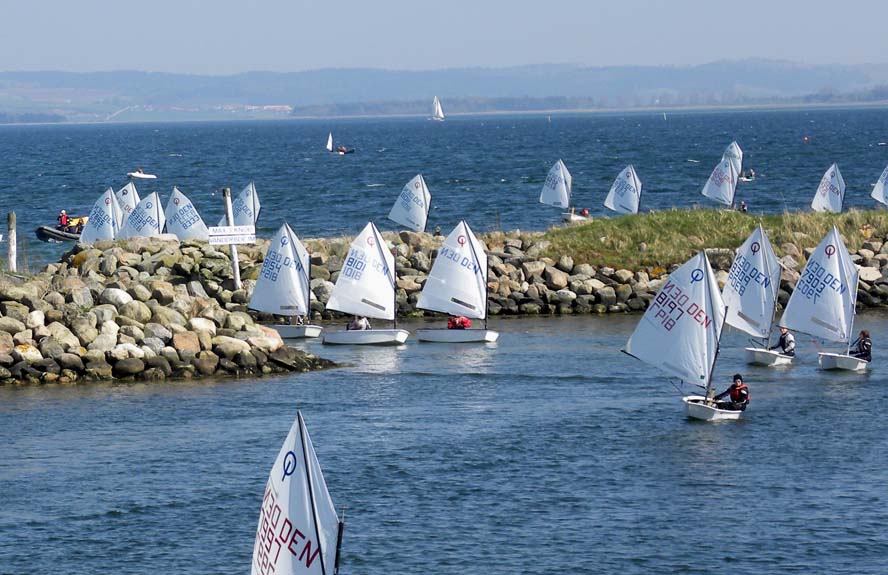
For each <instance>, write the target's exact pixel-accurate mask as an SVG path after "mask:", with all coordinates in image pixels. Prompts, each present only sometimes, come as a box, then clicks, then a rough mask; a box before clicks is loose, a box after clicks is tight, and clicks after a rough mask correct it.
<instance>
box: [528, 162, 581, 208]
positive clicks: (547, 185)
mask: <svg viewBox="0 0 888 575" xmlns="http://www.w3.org/2000/svg"><path fill="white" fill-rule="evenodd" d="M572 188H573V176H571V175H570V172H569V171H568V170H567V166H566V165H564V162H563V161H562V160H558V161H557V162H555V165H553V166H552V168H551V169H550V170H549V173H548V174H547V175H546V181H545V182H543V189H542V190H541V191H540V203H541V204H546V205H547V206H555V207H556V208H565V209H567V210H568V211H566V212H563V213H562V214H561V219H562V220H563V221H565V222H573V221H583V220H585V219H587V218H586V217H585V216H581V215H579V214H575V213H574V212H573V210H572V209H571V205H570V195H571V190H572Z"/></svg>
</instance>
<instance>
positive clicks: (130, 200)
mask: <svg viewBox="0 0 888 575" xmlns="http://www.w3.org/2000/svg"><path fill="white" fill-rule="evenodd" d="M114 197H115V198H117V204H118V205H119V206H120V211H121V213H122V214H123V221H122V222H121V224H122V223H123V222H126V219H127V218H128V217H129V215H130V214H131V213H132V212H133V210H134V209H136V206H138V205H139V202H141V201H142V199H141V198H140V197H139V192H138V190H136V184H134V183H133V182H129V183H128V184H127V185H125V186H123V187H122V188H120V189H119V190H117V192H115V193H114Z"/></svg>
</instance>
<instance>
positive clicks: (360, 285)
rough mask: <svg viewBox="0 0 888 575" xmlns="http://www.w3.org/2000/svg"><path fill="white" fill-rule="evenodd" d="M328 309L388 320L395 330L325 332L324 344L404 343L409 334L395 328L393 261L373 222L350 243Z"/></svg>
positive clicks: (395, 293) (396, 308) (396, 307)
mask: <svg viewBox="0 0 888 575" xmlns="http://www.w3.org/2000/svg"><path fill="white" fill-rule="evenodd" d="M327 309H330V310H336V311H341V312H343V313H350V314H354V315H357V316H361V317H370V318H376V319H387V320H391V321H393V322H394V327H393V328H392V329H368V330H344V331H334V332H330V331H327V332H325V333H324V343H338V344H356V345H373V344H375V345H385V344H401V343H404V342H405V341H407V337H408V336H409V335H410V332H408V331H407V330H403V329H398V320H397V310H398V302H397V292H396V290H395V258H394V256H393V255H392V253H391V252H390V251H389V249H388V246H387V245H386V243H385V240H384V239H382V234H380V233H379V230H378V229H376V226H375V225H373V222H369V223H368V224H367V225H366V226H364V230H363V231H362V232H361V233H360V235H358V237H356V238H355V240H354V241H353V242H352V243H351V247H349V250H348V256H347V257H346V259H345V263H344V264H343V266H342V269H341V270H340V271H339V277H337V278H336V285H334V286H333V293H331V294H330V299H329V301H328V302H327Z"/></svg>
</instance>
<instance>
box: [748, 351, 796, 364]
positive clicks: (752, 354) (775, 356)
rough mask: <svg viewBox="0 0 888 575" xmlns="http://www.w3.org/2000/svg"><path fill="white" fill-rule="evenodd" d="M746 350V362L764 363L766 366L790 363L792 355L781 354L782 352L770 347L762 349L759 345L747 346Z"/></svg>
mask: <svg viewBox="0 0 888 575" xmlns="http://www.w3.org/2000/svg"><path fill="white" fill-rule="evenodd" d="M745 351H746V363H748V364H750V365H764V366H768V367H774V366H777V365H792V357H791V356H789V355H783V354H782V353H777V352H776V351H772V350H770V349H764V348H761V347H747V348H746V349H745Z"/></svg>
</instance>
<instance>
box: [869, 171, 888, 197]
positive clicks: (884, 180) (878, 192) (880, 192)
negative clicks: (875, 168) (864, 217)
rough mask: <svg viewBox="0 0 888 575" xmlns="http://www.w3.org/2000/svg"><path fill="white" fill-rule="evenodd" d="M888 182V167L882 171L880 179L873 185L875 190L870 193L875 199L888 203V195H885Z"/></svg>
mask: <svg viewBox="0 0 888 575" xmlns="http://www.w3.org/2000/svg"><path fill="white" fill-rule="evenodd" d="M886 184H888V167H886V168H885V169H884V170H883V171H882V175H881V176H879V181H877V182H876V185H875V186H873V192H872V193H871V194H870V196H871V197H872V198H873V199H874V200H876V201H877V202H880V203H883V204H888V196H886V195H885V192H886V190H885V186H886Z"/></svg>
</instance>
